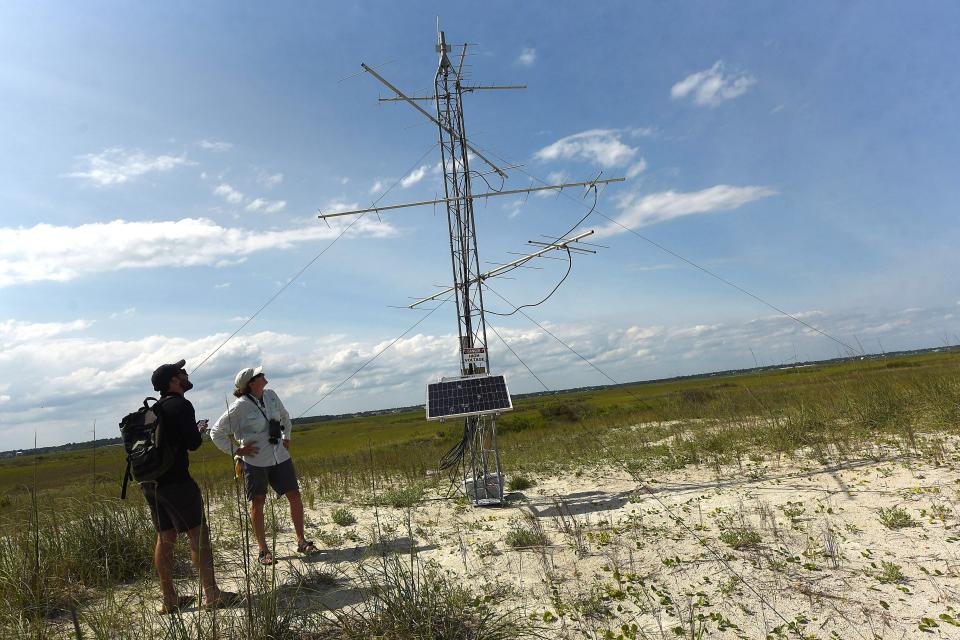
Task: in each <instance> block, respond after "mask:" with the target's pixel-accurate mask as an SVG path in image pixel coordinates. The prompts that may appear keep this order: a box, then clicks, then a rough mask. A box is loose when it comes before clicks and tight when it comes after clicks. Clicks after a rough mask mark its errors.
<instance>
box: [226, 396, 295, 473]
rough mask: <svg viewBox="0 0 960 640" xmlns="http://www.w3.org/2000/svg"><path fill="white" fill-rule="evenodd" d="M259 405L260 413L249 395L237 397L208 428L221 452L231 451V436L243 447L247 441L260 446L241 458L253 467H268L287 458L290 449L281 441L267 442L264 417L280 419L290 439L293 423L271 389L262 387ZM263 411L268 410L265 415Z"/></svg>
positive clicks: (287, 438)
mask: <svg viewBox="0 0 960 640" xmlns="http://www.w3.org/2000/svg"><path fill="white" fill-rule="evenodd" d="M261 406H262V408H263V413H261V412H260V408H258V407H257V402H256V400H255V399H252V397H251V396H243V397H240V398H237V399H236V400H234V401H233V402H232V403H231V404H230V407H229V408H228V409H227V410H226V411H225V412H224V413H223V415H222V416H220V417H219V418H218V419H217V421H216V422H215V423H214V424H213V427H212V428H211V429H210V439H211V440H212V441H213V444H215V445H216V446H217V448H218V449H220V450H221V451H223V452H224V453H231V452H232V449H231V442H230V436H233V437H234V439H236V440H237V441H238V442H239V443H240V446H242V447H243V446H246V445H248V444H253V445H255V446H257V447H260V451H259V452H258V453H257V455H255V456H254V455H250V456H243V461H244V462H246V463H247V464H252V465H253V466H255V467H270V466H273V465H275V464H280V463H281V462H285V461H287V460H289V459H290V453H289V452H288V451H287V448H286V447H284V446H283V442H277V444H270V424H269V422H268V421H267V418H271V419H275V420H279V421H280V424H282V425H283V439H284V440H290V431H291V430H292V429H293V423H291V422H290V414H289V413H287V409H286V408H285V407H284V406H283V403H282V402H280V398H279V397H277V394H276V393H275V392H274V391H273V390H272V389H264V390H263V404H262V405H261ZM264 413H266V414H267V417H266V418H265V417H264V415H263V414H264Z"/></svg>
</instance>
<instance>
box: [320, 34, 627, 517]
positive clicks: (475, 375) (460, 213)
mask: <svg viewBox="0 0 960 640" xmlns="http://www.w3.org/2000/svg"><path fill="white" fill-rule="evenodd" d="M437 39H438V42H437V52H438V53H439V54H440V60H439V64H438V66H437V71H436V73H435V75H434V94H433V95H432V96H417V95H407V94H406V93H404V92H403V91H401V90H400V89H399V88H397V87H396V86H394V85H393V84H391V83H390V82H389V81H388V80H387V79H386V78H384V77H383V76H381V75H380V74H379V73H378V72H377V71H376V70H375V69H373V68H372V67H369V66H368V65H366V64H363V63H361V65H360V67H361V68H362V69H363V70H364V71H365V72H366V73H368V74H370V75H371V76H373V77H374V78H376V79H377V80H378V81H379V82H381V83H382V84H383V85H384V86H386V87H387V88H388V89H389V90H390V91H391V93H392V95H391V96H388V97H386V98H380V100H381V101H384V102H405V103H407V104H408V105H409V106H410V107H412V108H413V109H414V110H416V111H417V112H419V113H420V115H422V116H424V117H425V118H427V119H428V120H430V121H431V122H433V123H434V124H435V125H437V129H438V131H439V136H440V142H439V146H440V160H441V166H442V168H443V189H444V197H443V198H441V199H434V200H424V201H420V202H409V203H404V204H394V205H387V206H383V207H376V206H373V207H370V208H367V209H356V210H352V211H337V212H331V213H323V212H320V216H319V217H320V218H321V219H322V220H325V221H326V220H327V219H329V218H337V217H340V216H353V215H364V214H366V213H369V212H378V213H379V212H380V211H388V210H389V211H392V210H396V209H405V208H408V207H419V206H425V205H430V204H433V205H437V204H444V205H445V206H446V208H447V227H448V231H449V234H450V265H451V268H452V270H453V285H452V286H451V287H450V288H448V289H444V290H443V291H440V292H437V293H434V294H433V295H430V296H427V297H425V298H421V299H419V300H417V301H416V302H414V303H412V304H410V305H409V307H410V308H411V309H415V308H418V307H419V306H420V305H422V304H425V303H429V302H436V301H437V300H439V299H440V298H441V297H443V296H448V295H451V294H452V296H453V297H454V299H455V301H456V311H457V334H458V339H459V348H460V376H458V377H455V378H442V379H441V380H440V382H439V383H437V384H435V385H428V398H427V400H428V402H427V419H428V420H431V419H439V420H443V419H444V416H465V417H464V423H463V436H462V438H461V440H460V442H459V443H458V444H456V445H455V446H454V447H453V448H451V450H450V451H449V452H448V453H447V454H446V455H445V456H444V457H443V458H442V459H441V461H440V468H441V469H443V470H446V469H450V470H453V469H456V468H457V467H459V466H460V465H461V464H462V469H463V488H464V492H465V493H466V494H467V496H468V497H469V498H470V500H471V501H472V502H473V504H475V505H483V504H502V503H503V480H504V476H503V472H502V470H501V467H500V451H499V447H498V445H497V417H498V416H499V415H500V410H501V408H502V407H505V408H506V409H507V410H509V409H512V404H511V402H510V400H509V391H508V390H507V387H506V381H505V379H504V376H502V375H501V376H496V375H492V374H491V373H490V355H489V350H488V349H487V324H486V319H485V317H484V308H483V284H484V281H485V280H487V279H490V278H494V277H497V276H502V275H504V274H506V273H509V272H511V271H513V270H514V269H519V268H521V267H523V266H524V265H526V264H527V263H529V262H531V261H533V260H535V259H537V258H541V257H545V254H547V253H550V252H552V251H565V252H566V253H567V255H568V256H569V255H570V253H571V251H572V252H575V253H580V252H584V253H594V252H593V251H592V250H589V249H584V248H581V247H580V246H579V245H578V244H577V243H579V242H580V241H581V240H582V238H584V237H586V236H588V235H590V234H592V233H593V231H584V232H581V233H578V234H577V235H574V236H572V237H562V238H551V241H550V242H538V241H533V240H530V241H528V242H529V244H532V245H533V246H535V247H538V249H537V250H536V251H533V252H532V253H529V254H527V255H523V256H522V257H520V258H517V259H516V260H512V261H510V262H507V263H505V264H499V265H498V266H496V267H495V268H493V269H490V270H488V271H486V272H483V273H481V271H480V258H479V255H478V250H477V229H476V222H475V219H474V215H473V203H474V200H476V199H477V198H484V199H486V198H493V197H503V196H511V195H517V194H529V193H535V192H546V191H551V190H562V189H568V188H574V187H584V188H586V189H588V190H589V189H596V187H597V185H601V184H608V183H611V182H621V181H623V178H608V179H604V180H601V179H600V177H599V176H597V178H595V179H593V180H591V181H588V182H570V183H564V184H553V185H543V186H539V187H527V188H523V189H509V190H508V189H502V188H501V189H499V190H497V189H490V190H488V191H486V192H484V193H478V194H474V193H473V191H472V189H471V184H470V176H471V171H470V160H471V158H475V159H477V160H479V161H480V162H483V163H485V164H486V165H488V166H489V167H490V168H491V169H492V170H493V172H495V173H496V174H497V175H499V176H500V177H501V178H503V179H504V180H506V179H507V178H508V176H507V174H506V172H505V171H504V170H503V169H501V168H500V167H498V166H497V165H496V164H494V163H493V162H492V161H491V160H490V159H489V158H487V157H486V155H484V153H483V152H482V151H480V150H479V149H477V147H476V146H475V145H473V144H471V143H470V142H469V139H468V138H467V135H466V127H465V125H464V117H463V94H464V93H465V92H467V93H469V92H474V91H491V90H503V89H524V88H526V87H525V86H523V85H510V86H495V85H475V86H468V85H465V84H464V83H463V74H462V71H463V64H464V60H465V59H466V53H467V45H463V49H462V50H461V52H460V57H459V61H458V64H457V66H456V67H454V65H453V63H452V62H451V61H450V57H449V56H448V55H447V54H449V53H450V51H451V47H450V46H449V45H448V44H447V43H446V38H445V36H444V33H443V32H442V31H439V32H438V38H437ZM421 101H427V102H433V103H434V105H435V107H436V116H434V115H432V114H430V113H429V112H428V111H427V110H426V109H424V108H423V107H421V106H420V105H419V104H417V103H418V102H421ZM479 175H482V174H479ZM488 186H489V185H488ZM571 231H572V230H571ZM497 378H499V385H500V386H502V394H503V396H504V397H503V400H504V401H505V404H503V403H501V404H497V406H496V407H492V408H491V406H490V403H489V399H490V398H491V397H494V396H491V395H489V394H490V393H491V392H490V391H489V389H490V388H491V387H490V385H491V384H496V379H497ZM491 381H493V382H491ZM444 384H447V385H450V386H454V387H457V390H455V391H451V393H454V394H456V397H457V399H456V400H451V399H450V396H445V395H443V392H441V391H440V390H439V387H442V386H443V385H444ZM483 385H488V386H487V389H488V391H486V392H484V391H483V388H482V387H483ZM431 387H437V388H438V390H437V391H436V392H435V393H434V396H433V397H434V399H436V400H437V406H436V407H435V408H436V409H437V411H438V413H437V414H432V413H431V409H430V407H433V406H434V405H433V403H432V402H431V398H430V388H431ZM448 390H449V388H448ZM485 393H487V394H488V395H484V394H485ZM484 398H486V400H485V399H484ZM498 402H499V400H498ZM464 409H465V410H464ZM431 415H433V416H434V417H431Z"/></svg>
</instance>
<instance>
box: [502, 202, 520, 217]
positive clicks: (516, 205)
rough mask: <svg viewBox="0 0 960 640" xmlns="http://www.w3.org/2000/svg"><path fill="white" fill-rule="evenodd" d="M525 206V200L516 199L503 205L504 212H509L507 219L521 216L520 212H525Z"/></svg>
mask: <svg viewBox="0 0 960 640" xmlns="http://www.w3.org/2000/svg"><path fill="white" fill-rule="evenodd" d="M523 204H524V201H523V200H521V199H516V200H512V201H510V202H508V203H506V204H505V205H503V208H504V210H505V211H506V212H507V217H508V218H516V217H517V216H518V215H520V212H521V211H523Z"/></svg>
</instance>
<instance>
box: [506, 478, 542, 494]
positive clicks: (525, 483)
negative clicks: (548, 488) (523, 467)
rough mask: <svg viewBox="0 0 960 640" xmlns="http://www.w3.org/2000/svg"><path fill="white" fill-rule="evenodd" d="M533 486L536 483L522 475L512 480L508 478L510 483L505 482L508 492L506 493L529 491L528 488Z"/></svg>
mask: <svg viewBox="0 0 960 640" xmlns="http://www.w3.org/2000/svg"><path fill="white" fill-rule="evenodd" d="M535 484H536V482H534V481H533V480H531V479H530V478H528V477H527V476H525V475H522V474H517V475H515V476H513V477H512V478H510V481H509V482H507V490H508V491H523V490H524V489H529V488H530V487H532V486H533V485H535Z"/></svg>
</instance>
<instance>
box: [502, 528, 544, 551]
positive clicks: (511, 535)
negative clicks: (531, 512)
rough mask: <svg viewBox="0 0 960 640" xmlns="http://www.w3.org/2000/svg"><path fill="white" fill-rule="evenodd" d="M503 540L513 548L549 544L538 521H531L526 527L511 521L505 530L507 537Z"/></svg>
mask: <svg viewBox="0 0 960 640" xmlns="http://www.w3.org/2000/svg"><path fill="white" fill-rule="evenodd" d="M504 542H506V543H507V544H508V545H509V546H511V547H513V548H514V549H524V548H527V547H545V546H547V545H548V544H550V540H549V538H547V533H546V532H545V531H544V530H543V527H541V526H540V523H539V522H533V523H531V525H530V526H528V527H524V526H523V525H521V524H520V523H516V522H515V523H513V525H512V526H511V527H510V531H508V532H507V537H506V538H504Z"/></svg>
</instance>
